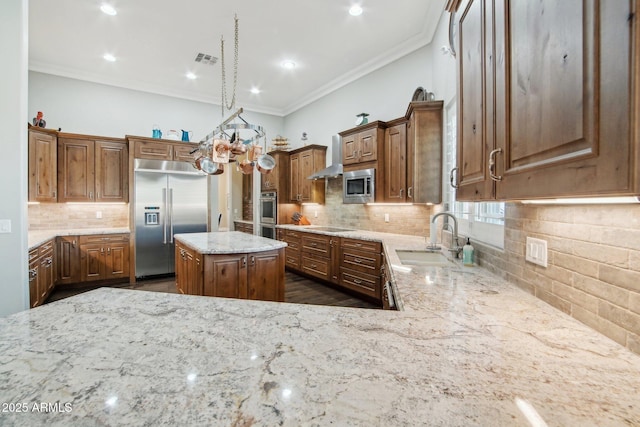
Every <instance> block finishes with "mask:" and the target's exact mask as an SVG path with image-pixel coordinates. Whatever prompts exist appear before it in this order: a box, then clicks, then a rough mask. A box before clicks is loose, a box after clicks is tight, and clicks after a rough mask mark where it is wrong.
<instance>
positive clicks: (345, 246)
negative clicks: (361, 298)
mask: <svg viewBox="0 0 640 427" xmlns="http://www.w3.org/2000/svg"><path fill="white" fill-rule="evenodd" d="M341 242H342V243H341V245H340V261H339V262H340V273H339V274H340V285H342V286H343V287H345V288H347V289H351V290H352V291H355V292H358V293H360V294H362V295H366V296H368V297H370V298H373V299H375V300H376V301H381V299H382V280H381V276H382V269H381V266H382V258H381V257H382V245H381V244H380V243H379V242H371V241H366V240H360V239H352V238H346V237H343V238H342V239H341Z"/></svg>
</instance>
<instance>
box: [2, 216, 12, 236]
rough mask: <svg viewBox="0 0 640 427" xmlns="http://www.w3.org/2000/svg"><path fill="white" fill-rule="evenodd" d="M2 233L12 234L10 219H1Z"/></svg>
mask: <svg viewBox="0 0 640 427" xmlns="http://www.w3.org/2000/svg"><path fill="white" fill-rule="evenodd" d="M0 233H11V220H10V219H0Z"/></svg>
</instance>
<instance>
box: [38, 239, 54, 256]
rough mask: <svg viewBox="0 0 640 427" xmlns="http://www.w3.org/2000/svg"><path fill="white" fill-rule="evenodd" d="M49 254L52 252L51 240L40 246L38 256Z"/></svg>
mask: <svg viewBox="0 0 640 427" xmlns="http://www.w3.org/2000/svg"><path fill="white" fill-rule="evenodd" d="M50 252H53V240H49V241H48V242H44V243H43V244H41V245H40V247H39V251H38V253H39V255H40V256H42V255H44V254H47V253H50Z"/></svg>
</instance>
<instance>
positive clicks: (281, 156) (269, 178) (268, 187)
mask: <svg viewBox="0 0 640 427" xmlns="http://www.w3.org/2000/svg"><path fill="white" fill-rule="evenodd" d="M269 155H270V156H272V157H273V158H274V159H275V160H276V166H275V167H274V168H273V169H272V170H271V173H268V174H260V180H261V186H260V188H261V190H262V191H275V192H276V193H278V197H287V194H288V190H289V189H288V184H289V162H290V160H289V152H288V151H272V152H270V153H269Z"/></svg>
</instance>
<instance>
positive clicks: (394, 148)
mask: <svg viewBox="0 0 640 427" xmlns="http://www.w3.org/2000/svg"><path fill="white" fill-rule="evenodd" d="M384 147H385V168H384V171H385V173H384V178H385V179H384V186H383V188H384V201H385V202H392V203H393V202H395V203H403V202H405V201H406V199H407V194H406V185H407V125H406V124H405V123H401V124H398V125H395V126H392V127H390V128H388V129H387V130H386V131H385V145H384Z"/></svg>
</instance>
